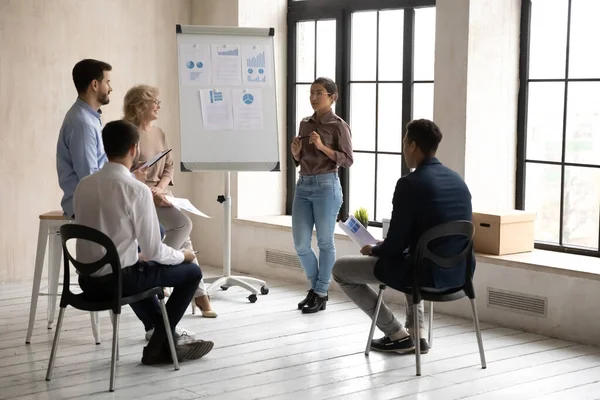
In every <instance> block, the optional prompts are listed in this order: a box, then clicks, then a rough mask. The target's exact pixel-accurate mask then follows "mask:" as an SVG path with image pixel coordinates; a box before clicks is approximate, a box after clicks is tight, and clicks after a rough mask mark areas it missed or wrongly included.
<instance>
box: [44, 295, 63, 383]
mask: <svg viewBox="0 0 600 400" xmlns="http://www.w3.org/2000/svg"><path fill="white" fill-rule="evenodd" d="M65 309H66V308H65V307H61V308H60V311H59V312H58V323H57V324H56V332H55V333H54V341H53V342H52V351H51V352H50V360H48V371H46V380H47V381H49V380H50V379H52V370H53V369H54V359H55V357H56V350H57V349H58V340H59V338H60V330H61V329H62V323H63V318H64V317H65Z"/></svg>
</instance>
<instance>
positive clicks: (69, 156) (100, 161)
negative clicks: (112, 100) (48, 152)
mask: <svg viewBox="0 0 600 400" xmlns="http://www.w3.org/2000/svg"><path fill="white" fill-rule="evenodd" d="M106 162H107V158H106V153H104V145H103V143H102V121H101V119H100V113H99V112H98V111H96V110H94V109H93V108H92V107H91V106H90V105H89V104H87V103H86V102H85V101H83V100H81V99H79V98H78V99H77V101H75V104H73V106H72V107H71V108H70V109H69V111H68V112H67V114H66V115H65V119H64V121H63V124H62V127H61V128H60V134H59V136H58V143H57V145H56V170H57V172H58V183H59V185H60V188H61V189H62V190H63V192H64V195H63V198H62V201H61V203H60V204H61V206H62V209H63V212H64V213H65V214H66V215H68V216H72V215H73V212H74V211H73V194H74V193H75V188H76V187H77V184H78V183H79V181H80V180H82V179H83V178H85V177H86V176H88V175H91V174H93V173H94V172H96V171H98V170H99V169H100V168H102V166H103V165H104V163H106Z"/></svg>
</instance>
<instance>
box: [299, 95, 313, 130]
mask: <svg viewBox="0 0 600 400" xmlns="http://www.w3.org/2000/svg"><path fill="white" fill-rule="evenodd" d="M309 96H310V85H296V134H298V132H297V130H298V128H299V127H300V121H302V118H304V117H308V116H311V115H313V109H312V107H311V105H310V97H309Z"/></svg>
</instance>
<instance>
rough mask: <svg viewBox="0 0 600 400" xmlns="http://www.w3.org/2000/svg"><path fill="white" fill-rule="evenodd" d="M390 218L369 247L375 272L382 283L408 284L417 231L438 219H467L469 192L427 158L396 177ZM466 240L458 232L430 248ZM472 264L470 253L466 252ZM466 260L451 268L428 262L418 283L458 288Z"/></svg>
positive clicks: (458, 247)
mask: <svg viewBox="0 0 600 400" xmlns="http://www.w3.org/2000/svg"><path fill="white" fill-rule="evenodd" d="M392 204H393V210H392V218H391V221H390V227H389V230H388V234H387V237H386V238H385V240H384V241H383V243H381V244H380V245H378V246H375V247H373V255H374V256H377V257H379V260H378V262H377V264H376V266H375V276H376V277H377V279H378V280H380V281H381V282H383V283H385V284H386V285H388V286H390V287H392V288H396V289H402V288H407V287H410V286H412V266H411V262H412V256H411V254H412V253H413V252H414V248H415V247H416V245H417V242H418V240H419V238H420V237H421V235H422V234H423V233H424V232H425V231H427V230H428V229H430V228H433V227H434V226H436V225H439V224H442V223H444V222H450V221H456V220H468V221H471V219H472V208H471V193H470V192H469V189H468V188H467V185H466V184H465V182H464V181H463V179H462V178H461V177H460V175H458V174H457V173H456V172H454V171H452V170H451V169H450V168H448V167H446V166H444V165H442V163H440V161H439V160H438V159H437V158H435V157H433V158H430V159H427V160H425V161H424V162H423V163H421V165H419V166H418V167H417V169H416V170H415V171H413V172H412V173H410V174H408V175H406V176H404V177H402V178H400V179H399V180H398V183H396V190H395V191H394V199H393V202H392ZM465 244H466V239H465V238H464V237H462V238H461V237H459V236H454V237H452V236H450V237H447V238H440V239H437V240H436V241H434V242H432V243H431V246H430V249H431V250H432V251H433V252H434V253H435V254H438V255H440V256H452V255H456V254H458V253H460V252H461V251H462V250H463V249H464V248H465ZM472 260H473V264H472V265H473V269H474V267H475V257H474V256H473V255H472ZM465 264H466V260H465V261H463V262H461V263H459V264H458V265H456V266H455V267H453V268H442V267H439V266H437V265H435V264H433V263H432V262H427V263H425V265H424V267H423V268H422V269H421V270H420V276H419V281H420V284H421V286H426V287H434V288H451V287H460V286H462V285H463V284H464V283H465V275H464V272H465V270H466V265H465Z"/></svg>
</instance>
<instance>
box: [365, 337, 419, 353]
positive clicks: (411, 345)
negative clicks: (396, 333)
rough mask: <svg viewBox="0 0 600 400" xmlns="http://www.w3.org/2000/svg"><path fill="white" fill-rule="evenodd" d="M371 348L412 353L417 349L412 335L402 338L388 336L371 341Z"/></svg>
mask: <svg viewBox="0 0 600 400" xmlns="http://www.w3.org/2000/svg"><path fill="white" fill-rule="evenodd" d="M371 349H372V350H376V351H383V352H390V353H410V352H414V350H415V341H414V340H413V338H412V337H411V336H407V337H405V338H403V339H400V340H392V339H390V338H389V337H387V336H384V337H382V338H381V339H373V341H371Z"/></svg>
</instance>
